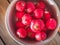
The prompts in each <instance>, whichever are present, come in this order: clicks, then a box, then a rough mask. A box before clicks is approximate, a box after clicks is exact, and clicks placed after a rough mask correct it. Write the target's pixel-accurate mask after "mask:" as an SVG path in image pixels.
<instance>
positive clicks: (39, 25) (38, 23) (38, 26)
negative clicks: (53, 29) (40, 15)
mask: <svg viewBox="0 0 60 45" xmlns="http://www.w3.org/2000/svg"><path fill="white" fill-rule="evenodd" d="M44 27H45V24H44V22H43V20H41V19H40V20H32V21H31V24H30V28H31V30H32V31H33V32H40V31H42V30H43V29H44Z"/></svg>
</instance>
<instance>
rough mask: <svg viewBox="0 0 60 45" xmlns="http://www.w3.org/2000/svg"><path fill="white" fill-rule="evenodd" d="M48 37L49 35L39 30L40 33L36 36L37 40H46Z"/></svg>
mask: <svg viewBox="0 0 60 45" xmlns="http://www.w3.org/2000/svg"><path fill="white" fill-rule="evenodd" d="M46 37H47V35H46V33H44V32H39V33H36V35H35V38H36V40H37V41H41V40H45V39H46Z"/></svg>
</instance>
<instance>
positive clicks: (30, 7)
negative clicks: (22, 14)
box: [27, 2, 35, 13]
mask: <svg viewBox="0 0 60 45" xmlns="http://www.w3.org/2000/svg"><path fill="white" fill-rule="evenodd" d="M34 10H35V6H34V3H33V2H28V3H27V13H32V12H33V11H34Z"/></svg>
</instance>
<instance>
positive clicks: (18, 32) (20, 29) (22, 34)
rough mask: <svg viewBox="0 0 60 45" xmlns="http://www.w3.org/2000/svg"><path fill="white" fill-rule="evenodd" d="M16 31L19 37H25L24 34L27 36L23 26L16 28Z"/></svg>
mask: <svg viewBox="0 0 60 45" xmlns="http://www.w3.org/2000/svg"><path fill="white" fill-rule="evenodd" d="M16 33H17V35H18V36H19V37H20V38H26V36H27V32H26V30H25V29H23V28H19V29H17V31H16Z"/></svg>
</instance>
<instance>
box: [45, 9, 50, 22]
mask: <svg viewBox="0 0 60 45" xmlns="http://www.w3.org/2000/svg"><path fill="white" fill-rule="evenodd" d="M50 18H51V13H50V12H49V11H47V10H46V11H44V19H45V21H47V20H48V19H50Z"/></svg>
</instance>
